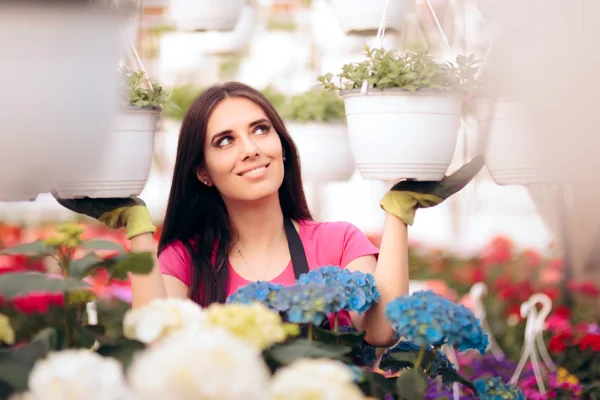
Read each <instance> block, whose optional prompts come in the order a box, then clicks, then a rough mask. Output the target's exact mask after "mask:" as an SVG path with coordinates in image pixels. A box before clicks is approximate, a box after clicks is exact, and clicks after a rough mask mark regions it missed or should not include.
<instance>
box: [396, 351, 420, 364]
mask: <svg viewBox="0 0 600 400" xmlns="http://www.w3.org/2000/svg"><path fill="white" fill-rule="evenodd" d="M389 357H390V358H391V359H393V360H396V361H400V362H403V363H411V364H414V363H416V362H417V358H419V352H418V351H415V352H408V351H402V352H396V353H390V354H389ZM424 358H425V357H423V359H424Z"/></svg>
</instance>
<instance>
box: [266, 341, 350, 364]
mask: <svg viewBox="0 0 600 400" xmlns="http://www.w3.org/2000/svg"><path fill="white" fill-rule="evenodd" d="M351 351H352V349H351V348H350V347H347V346H339V345H337V346H334V345H329V344H324V343H319V342H314V341H309V340H307V339H296V340H294V341H292V342H290V343H286V344H282V345H276V346H273V347H271V348H270V349H268V350H266V354H267V357H269V358H271V359H273V360H275V361H277V362H278V363H279V364H281V365H288V364H291V363H293V362H294V361H296V360H298V359H301V358H331V359H334V360H340V361H349V360H348V359H347V358H346V357H344V356H345V355H347V354H348V353H350V352H351Z"/></svg>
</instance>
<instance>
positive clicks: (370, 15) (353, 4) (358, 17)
mask: <svg viewBox="0 0 600 400" xmlns="http://www.w3.org/2000/svg"><path fill="white" fill-rule="evenodd" d="M410 1H413V0H390V1H389V3H388V9H387V18H386V29H394V30H396V31H398V32H400V31H401V30H402V27H403V26H404V19H405V14H406V11H408V7H409V5H410ZM331 4H332V6H333V11H334V13H335V16H336V20H337V22H338V24H339V26H340V28H341V29H342V30H343V31H344V32H345V33H350V32H361V31H371V32H372V31H377V29H378V28H379V24H380V23H381V17H382V16H383V10H384V8H385V0H331Z"/></svg>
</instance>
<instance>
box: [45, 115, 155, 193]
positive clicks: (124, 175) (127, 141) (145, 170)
mask: <svg viewBox="0 0 600 400" xmlns="http://www.w3.org/2000/svg"><path fill="white" fill-rule="evenodd" d="M159 112H160V111H159V110H156V109H148V108H140V107H128V108H126V109H124V110H122V111H121V112H120V113H119V115H118V116H117V119H116V121H115V125H114V129H113V131H112V134H111V136H110V142H109V144H108V147H107V149H106V152H105V153H104V157H103V158H102V159H101V160H100V162H99V163H98V164H97V165H96V168H90V169H88V170H86V171H81V172H79V173H75V174H76V175H75V174H74V175H73V176H74V179H71V180H68V181H62V182H59V183H58V184H57V185H56V187H55V193H56V194H57V195H58V197H60V198H63V199H74V198H82V197H86V196H87V197H91V198H108V197H129V196H137V195H139V194H140V193H142V190H143V189H144V186H145V185H146V181H147V180H148V175H149V174H150V167H151V166H152V160H153V155H154V134H155V133H156V125H157V121H158V115H159Z"/></svg>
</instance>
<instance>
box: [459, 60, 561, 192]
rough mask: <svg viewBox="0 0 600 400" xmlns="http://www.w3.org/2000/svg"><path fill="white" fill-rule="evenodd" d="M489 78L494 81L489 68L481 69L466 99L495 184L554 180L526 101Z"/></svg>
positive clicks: (535, 182) (550, 181)
mask: <svg viewBox="0 0 600 400" xmlns="http://www.w3.org/2000/svg"><path fill="white" fill-rule="evenodd" d="M492 81H494V82H496V81H497V80H496V79H494V78H493V77H492V73H491V70H490V69H486V70H483V71H482V72H481V74H480V75H479V76H478V77H477V80H476V92H475V93H476V95H475V96H474V97H473V99H471V100H470V101H469V103H470V104H471V107H472V108H473V110H474V112H475V116H476V118H477V122H478V125H479V133H480V135H481V137H482V139H483V140H484V146H485V150H484V151H485V163H486V167H487V169H488V171H489V173H490V175H491V177H492V179H493V180H494V182H496V183H497V184H498V185H529V184H552V183H557V182H556V179H555V178H556V177H555V176H552V174H551V173H550V168H549V166H550V165H551V160H550V159H549V157H548V153H547V152H544V151H542V146H543V144H542V143H541V140H539V139H540V138H538V137H536V134H535V131H534V130H533V129H532V123H531V120H530V118H529V112H528V110H527V108H526V106H525V104H524V103H523V102H521V101H520V100H519V98H518V97H517V96H515V95H514V93H510V90H505V89H504V88H503V89H500V88H499V87H498V86H497V85H494V84H493V83H492Z"/></svg>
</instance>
